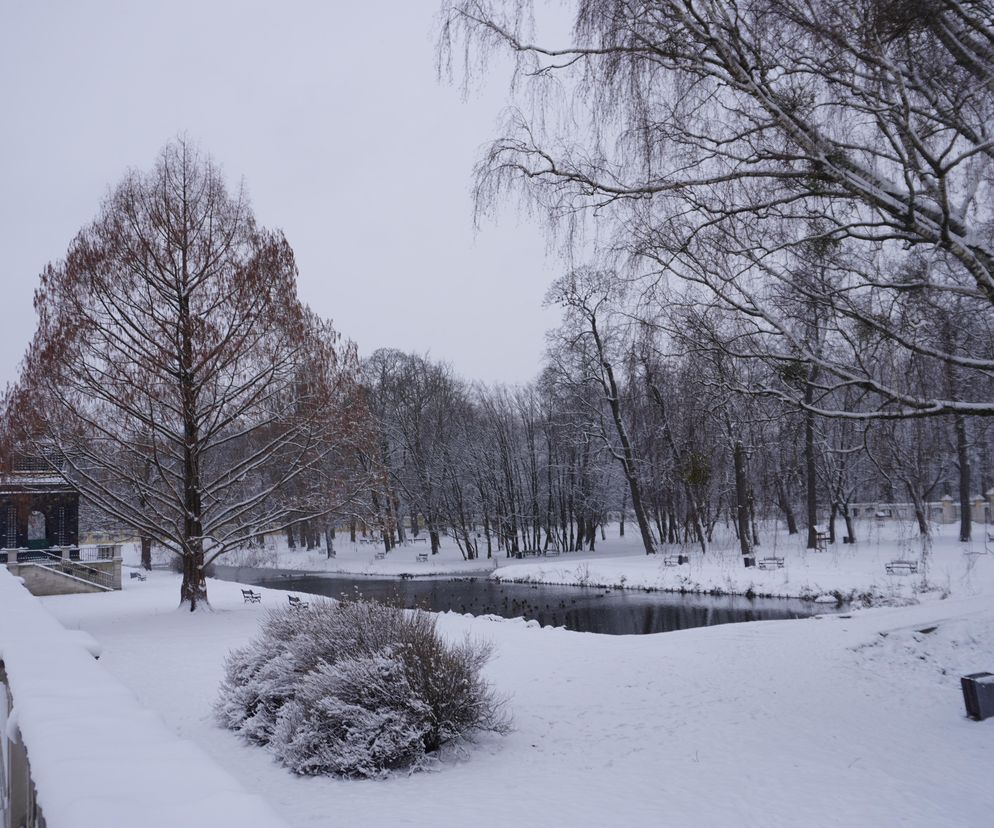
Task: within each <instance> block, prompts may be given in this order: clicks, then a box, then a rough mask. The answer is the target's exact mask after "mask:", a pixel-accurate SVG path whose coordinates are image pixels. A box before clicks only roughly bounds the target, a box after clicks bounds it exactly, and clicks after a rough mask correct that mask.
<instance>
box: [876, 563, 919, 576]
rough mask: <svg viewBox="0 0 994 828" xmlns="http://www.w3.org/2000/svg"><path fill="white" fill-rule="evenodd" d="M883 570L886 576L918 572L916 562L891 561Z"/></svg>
mask: <svg viewBox="0 0 994 828" xmlns="http://www.w3.org/2000/svg"><path fill="white" fill-rule="evenodd" d="M884 568H885V569H886V570H887V574H888V575H910V574H911V573H912V572H917V571H918V561H891V562H890V563H888V564H885V566H884Z"/></svg>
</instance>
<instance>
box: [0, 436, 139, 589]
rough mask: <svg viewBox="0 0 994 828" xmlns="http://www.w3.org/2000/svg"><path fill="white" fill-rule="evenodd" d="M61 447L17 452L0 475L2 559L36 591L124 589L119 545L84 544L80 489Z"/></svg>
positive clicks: (0, 549)
mask: <svg viewBox="0 0 994 828" xmlns="http://www.w3.org/2000/svg"><path fill="white" fill-rule="evenodd" d="M64 464H65V457H64V456H62V455H61V454H59V453H56V452H50V453H48V454H45V455H43V456H38V455H34V456H28V455H25V456H20V457H15V458H14V460H13V462H12V463H11V469H10V471H8V472H7V473H6V474H4V475H2V476H0V564H3V563H5V564H7V568H8V569H10V570H11V571H12V572H14V574H16V575H18V576H20V577H22V578H24V582H25V584H26V585H27V587H28V589H30V590H31V591H32V592H33V593H35V594H36V595H56V594H62V593H72V592H105V591H107V590H112V589H120V588H121V558H120V555H119V551H118V548H117V547H115V546H98V547H80V545H79V491H77V489H76V488H75V487H74V486H72V485H71V484H69V483H67V482H66V479H65V477H64V476H63V475H62V473H61V472H62V470H63V468H64Z"/></svg>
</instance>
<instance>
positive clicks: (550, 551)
mask: <svg viewBox="0 0 994 828" xmlns="http://www.w3.org/2000/svg"><path fill="white" fill-rule="evenodd" d="M542 554H543V555H545V557H547V558H555V557H558V556H559V555H561V554H562V552H561V551H559V550H558V549H555V548H553V549H546V550H545V552H543V553H542Z"/></svg>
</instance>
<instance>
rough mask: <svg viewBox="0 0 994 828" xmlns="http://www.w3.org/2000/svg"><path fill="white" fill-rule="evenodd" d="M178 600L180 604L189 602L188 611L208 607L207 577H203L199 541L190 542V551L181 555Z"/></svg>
mask: <svg viewBox="0 0 994 828" xmlns="http://www.w3.org/2000/svg"><path fill="white" fill-rule="evenodd" d="M198 547H199V548H198ZM179 602H180V605H181V606H182V605H183V604H189V605H190V612H196V611H197V610H198V609H206V608H209V607H210V605H209V604H208V603H207V579H206V578H205V577H204V550H203V547H202V546H200V544H199V543H194V544H191V545H190V551H188V552H187V553H186V554H184V555H183V582H182V583H181V584H180V589H179ZM201 604H203V607H201Z"/></svg>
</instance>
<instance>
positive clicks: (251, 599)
mask: <svg viewBox="0 0 994 828" xmlns="http://www.w3.org/2000/svg"><path fill="white" fill-rule="evenodd" d="M242 603H244V604H260V603H262V593H261V592H252V590H251V589H243V590H242Z"/></svg>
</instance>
